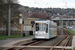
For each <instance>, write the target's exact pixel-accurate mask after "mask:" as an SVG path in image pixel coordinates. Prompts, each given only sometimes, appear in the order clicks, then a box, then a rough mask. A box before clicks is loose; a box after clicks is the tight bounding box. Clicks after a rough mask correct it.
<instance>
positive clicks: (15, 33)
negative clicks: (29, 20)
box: [0, 31, 33, 35]
mask: <svg viewBox="0 0 75 50" xmlns="http://www.w3.org/2000/svg"><path fill="white" fill-rule="evenodd" d="M23 33H25V35H32V34H33V33H31V31H23ZM23 33H22V34H23ZM6 34H7V33H6V31H0V35H6ZM10 35H21V31H10Z"/></svg>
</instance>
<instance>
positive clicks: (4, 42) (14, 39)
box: [0, 36, 34, 46]
mask: <svg viewBox="0 0 75 50" xmlns="http://www.w3.org/2000/svg"><path fill="white" fill-rule="evenodd" d="M29 38H34V36H30V37H23V38H8V39H6V40H0V46H2V45H5V44H7V43H10V42H12V41H18V40H25V39H29Z"/></svg>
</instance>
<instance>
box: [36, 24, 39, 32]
mask: <svg viewBox="0 0 75 50" xmlns="http://www.w3.org/2000/svg"><path fill="white" fill-rule="evenodd" d="M36 31H39V25H38V23H36Z"/></svg>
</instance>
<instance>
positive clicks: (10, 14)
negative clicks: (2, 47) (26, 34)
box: [8, 0, 11, 37]
mask: <svg viewBox="0 0 75 50" xmlns="http://www.w3.org/2000/svg"><path fill="white" fill-rule="evenodd" d="M10 7H11V5H10V0H9V14H8V15H9V20H8V37H10V18H11V16H10V15H11V10H10Z"/></svg>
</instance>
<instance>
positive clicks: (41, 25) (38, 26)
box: [36, 23, 48, 32]
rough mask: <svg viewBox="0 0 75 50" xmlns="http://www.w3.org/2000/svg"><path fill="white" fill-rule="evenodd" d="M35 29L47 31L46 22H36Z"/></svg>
mask: <svg viewBox="0 0 75 50" xmlns="http://www.w3.org/2000/svg"><path fill="white" fill-rule="evenodd" d="M36 31H45V32H48V24H46V23H36Z"/></svg>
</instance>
